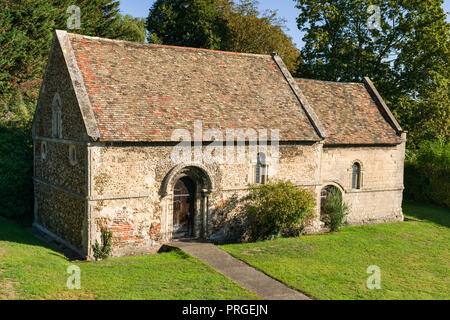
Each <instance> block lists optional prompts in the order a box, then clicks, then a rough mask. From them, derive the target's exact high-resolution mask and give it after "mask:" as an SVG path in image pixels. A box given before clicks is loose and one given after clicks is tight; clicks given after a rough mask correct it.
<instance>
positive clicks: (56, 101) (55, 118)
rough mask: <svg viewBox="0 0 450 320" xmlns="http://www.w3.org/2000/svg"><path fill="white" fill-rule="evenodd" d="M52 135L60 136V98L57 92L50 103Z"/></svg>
mask: <svg viewBox="0 0 450 320" xmlns="http://www.w3.org/2000/svg"><path fill="white" fill-rule="evenodd" d="M52 136H53V137H54V138H62V124H61V100H60V98H59V95H58V94H56V95H55V97H54V98H53V104H52Z"/></svg>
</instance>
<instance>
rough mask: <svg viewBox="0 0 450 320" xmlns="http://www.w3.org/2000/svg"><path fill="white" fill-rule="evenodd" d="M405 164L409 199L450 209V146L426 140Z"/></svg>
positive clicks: (441, 142) (407, 196)
mask: <svg viewBox="0 0 450 320" xmlns="http://www.w3.org/2000/svg"><path fill="white" fill-rule="evenodd" d="M409 153H410V154H409V157H408V160H407V161H406V163H405V192H404V196H405V199H408V200H415V201H430V202H434V203H436V204H438V205H441V206H446V207H448V208H450V144H449V143H448V142H445V141H444V140H437V141H425V142H423V143H421V144H420V146H419V149H418V150H416V151H415V152H409Z"/></svg>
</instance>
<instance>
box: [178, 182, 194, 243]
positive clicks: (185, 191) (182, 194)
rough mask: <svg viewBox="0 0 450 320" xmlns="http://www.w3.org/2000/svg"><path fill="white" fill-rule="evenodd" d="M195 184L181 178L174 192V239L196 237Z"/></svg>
mask: <svg viewBox="0 0 450 320" xmlns="http://www.w3.org/2000/svg"><path fill="white" fill-rule="evenodd" d="M195 189H196V186H195V182H194V181H193V180H192V179H191V178H189V177H182V178H180V179H179V180H178V181H177V183H176V184H175V187H174V192H173V238H178V239H179V238H190V237H193V236H194V215H195V208H194V207H195Z"/></svg>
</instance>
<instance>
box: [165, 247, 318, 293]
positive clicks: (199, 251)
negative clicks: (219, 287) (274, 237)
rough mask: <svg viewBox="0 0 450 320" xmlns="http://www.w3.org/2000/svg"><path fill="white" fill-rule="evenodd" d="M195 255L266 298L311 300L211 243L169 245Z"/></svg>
mask: <svg viewBox="0 0 450 320" xmlns="http://www.w3.org/2000/svg"><path fill="white" fill-rule="evenodd" d="M168 246H169V247H172V248H178V249H181V250H183V251H185V252H186V253H188V254H190V255H191V256H194V257H196V258H198V259H200V260H202V261H203V262H205V263H207V264H209V265H210V266H211V267H213V268H214V269H216V270H217V271H219V272H220V273H222V274H223V275H225V276H226V277H228V278H230V279H231V280H234V281H235V282H237V283H238V284H239V285H241V286H242V287H244V288H246V289H248V290H251V291H253V292H255V293H256V294H257V295H259V296H260V297H261V298H263V299H266V300H310V298H308V297H307V296H305V295H304V294H302V293H300V292H298V291H295V290H292V289H290V288H288V287H287V286H285V285H284V284H282V283H281V282H278V281H276V280H274V279H272V278H271V277H269V276H267V275H266V274H264V273H262V272H260V271H258V270H256V269H254V268H252V267H250V266H249V265H247V264H245V263H244V262H242V261H240V260H238V259H236V258H234V257H232V256H231V255H230V254H228V253H227V252H225V251H223V250H221V249H219V248H218V247H216V246H215V245H213V244H211V243H201V242H183V241H174V242H172V243H170V244H169V245H168Z"/></svg>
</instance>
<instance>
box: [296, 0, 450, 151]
mask: <svg viewBox="0 0 450 320" xmlns="http://www.w3.org/2000/svg"><path fill="white" fill-rule="evenodd" d="M296 2H297V8H299V9H300V15H299V17H298V19H297V23H298V26H299V29H300V30H301V31H304V32H305V33H306V34H305V36H304V38H303V40H304V41H305V47H304V48H303V50H302V51H301V52H302V56H303V59H304V62H305V65H302V66H301V67H300V68H299V70H298V72H297V75H298V76H302V77H308V78H315V79H322V80H330V81H361V79H362V77H363V76H369V77H370V78H372V80H373V81H374V82H375V84H376V85H377V87H378V89H379V91H380V92H381V94H382V96H383V97H384V98H385V100H386V102H387V103H388V105H389V107H390V108H391V109H392V110H393V111H394V113H395V114H396V115H397V116H398V117H399V120H400V123H401V124H402V126H403V127H404V129H406V130H409V131H410V139H409V141H410V142H411V144H410V146H414V145H415V144H417V142H418V141H419V140H420V139H422V136H423V135H422V134H421V132H420V130H418V129H417V128H418V124H419V123H424V122H426V123H428V125H431V126H433V127H434V128H433V129H432V130H429V133H430V134H429V135H428V137H429V138H436V137H437V136H442V135H444V136H445V137H446V138H448V129H447V130H445V128H444V127H443V126H444V125H445V123H447V126H448V118H447V121H437V122H435V121H433V120H432V119H436V118H437V117H439V116H442V115H445V114H446V115H447V117H448V105H449V103H448V101H449V97H448V89H446V88H448V87H446V86H445V83H448V78H449V75H448V72H449V66H448V65H449V52H448V42H449V24H448V23H447V22H446V20H445V19H446V17H445V13H444V11H443V9H442V2H443V1H442V0H414V1H411V0H398V1H393V0H380V1H377V2H375V1H372V0H352V1H349V0H335V1H325V0H320V1H313V0H296ZM373 4H377V5H378V6H379V8H380V10H379V13H380V20H379V22H380V25H379V28H369V27H368V20H369V18H373V17H375V18H376V11H375V10H374V9H373V8H370V7H369V6H370V5H373ZM435 93H437V95H435ZM424 105H427V108H426V109H427V112H421V116H422V117H426V120H425V119H423V118H421V119H422V120H421V122H417V116H414V114H413V113H415V111H417V110H418V108H419V106H424ZM431 132H434V133H431ZM445 132H446V133H445Z"/></svg>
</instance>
